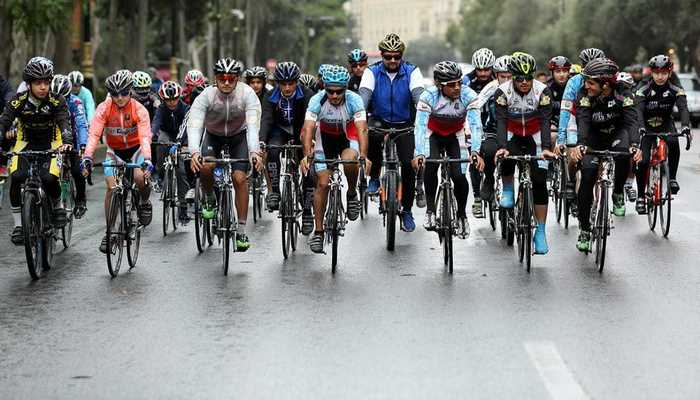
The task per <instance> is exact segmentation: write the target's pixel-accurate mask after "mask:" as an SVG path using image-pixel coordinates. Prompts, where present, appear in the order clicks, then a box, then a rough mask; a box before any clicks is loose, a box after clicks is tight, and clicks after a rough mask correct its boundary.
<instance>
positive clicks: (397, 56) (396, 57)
mask: <svg viewBox="0 0 700 400" xmlns="http://www.w3.org/2000/svg"><path fill="white" fill-rule="evenodd" d="M401 57H403V55H401V54H382V58H383V59H385V60H387V61H391V60H394V61H401Z"/></svg>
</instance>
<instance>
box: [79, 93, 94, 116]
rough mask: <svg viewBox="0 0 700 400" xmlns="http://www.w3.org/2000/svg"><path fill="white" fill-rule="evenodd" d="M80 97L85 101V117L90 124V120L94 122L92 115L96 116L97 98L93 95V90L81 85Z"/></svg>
mask: <svg viewBox="0 0 700 400" xmlns="http://www.w3.org/2000/svg"><path fill="white" fill-rule="evenodd" d="M78 98H79V99H80V101H81V102H82V103H83V110H84V111H85V118H86V119H87V122H88V124H90V122H92V117H94V116H95V99H94V98H93V97H92V92H91V91H90V89H88V88H86V87H85V86H81V87H80V92H78Z"/></svg>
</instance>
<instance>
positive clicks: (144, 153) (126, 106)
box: [81, 70, 154, 253]
mask: <svg viewBox="0 0 700 400" xmlns="http://www.w3.org/2000/svg"><path fill="white" fill-rule="evenodd" d="M132 85H133V77H132V76H131V73H130V72H129V71H127V70H121V71H118V72H116V73H115V74H113V75H111V76H109V77H108V78H107V79H106V80H105V88H106V89H107V92H108V93H109V97H107V99H105V101H103V102H102V103H100V105H99V106H97V110H96V111H95V118H94V119H93V120H92V124H91V125H90V135H89V138H88V143H87V146H86V147H85V154H84V155H83V159H82V163H81V164H82V169H83V175H85V176H87V175H88V174H89V173H90V170H91V169H92V165H93V155H94V154H95V149H96V148H97V144H98V143H99V141H100V138H101V137H102V135H104V136H105V143H106V144H107V146H108V149H107V155H106V157H105V163H106V164H112V163H116V162H127V163H128V162H131V163H137V164H142V165H143V166H144V170H140V169H135V170H134V182H135V183H136V186H138V189H139V192H140V194H141V199H140V201H139V205H138V217H139V224H141V225H143V226H147V225H149V224H150V223H151V218H152V214H153V207H152V206H151V201H150V200H149V196H150V193H151V188H150V186H149V185H148V181H147V180H148V178H149V177H150V176H151V173H152V172H153V171H154V167H153V163H152V162H151V120H150V118H149V117H148V111H146V108H144V106H143V105H141V103H139V102H138V101H135V100H133V99H132V98H131V87H132ZM114 174H115V168H114V167H113V166H106V167H105V168H104V175H105V182H106V186H107V190H106V191H105V200H104V206H105V216H107V215H109V213H108V210H109V201H110V198H111V196H112V188H113V187H114V186H115V179H114ZM100 251H101V252H103V253H105V252H106V251H107V235H105V236H104V237H103V238H102V242H101V243H100Z"/></svg>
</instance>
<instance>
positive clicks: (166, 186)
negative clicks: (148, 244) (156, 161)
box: [161, 167, 175, 236]
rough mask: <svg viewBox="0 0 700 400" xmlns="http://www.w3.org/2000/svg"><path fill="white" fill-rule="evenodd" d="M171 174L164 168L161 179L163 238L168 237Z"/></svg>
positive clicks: (168, 169)
mask: <svg viewBox="0 0 700 400" xmlns="http://www.w3.org/2000/svg"><path fill="white" fill-rule="evenodd" d="M172 172H173V171H172V170H171V169H170V168H168V167H165V177H164V178H163V187H162V192H161V197H162V199H163V236H168V229H169V227H170V202H171V201H172V197H170V196H171V191H172V183H171V181H170V176H171V175H172ZM173 223H175V220H173Z"/></svg>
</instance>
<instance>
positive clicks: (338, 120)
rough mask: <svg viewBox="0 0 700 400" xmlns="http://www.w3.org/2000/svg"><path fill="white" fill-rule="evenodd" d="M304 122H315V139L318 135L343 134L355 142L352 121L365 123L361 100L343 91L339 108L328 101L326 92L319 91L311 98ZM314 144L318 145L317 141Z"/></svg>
mask: <svg viewBox="0 0 700 400" xmlns="http://www.w3.org/2000/svg"><path fill="white" fill-rule="evenodd" d="M306 120H307V121H316V122H318V124H317V129H316V137H317V138H319V137H320V135H321V134H322V133H323V134H326V135H333V136H340V135H341V134H345V136H347V137H348V139H350V140H357V138H358V136H357V128H356V127H355V123H354V121H366V120H367V113H366V112H365V107H364V104H363V103H362V98H361V97H360V96H359V95H358V94H357V93H354V92H351V91H347V90H346V91H345V101H344V102H343V104H341V105H340V106H334V105H332V104H331V102H330V101H328V96H326V91H325V90H321V91H320V92H318V93H316V94H315V95H313V97H311V100H309V106H308V107H307V109H306ZM316 143H319V141H318V140H317V141H316Z"/></svg>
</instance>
